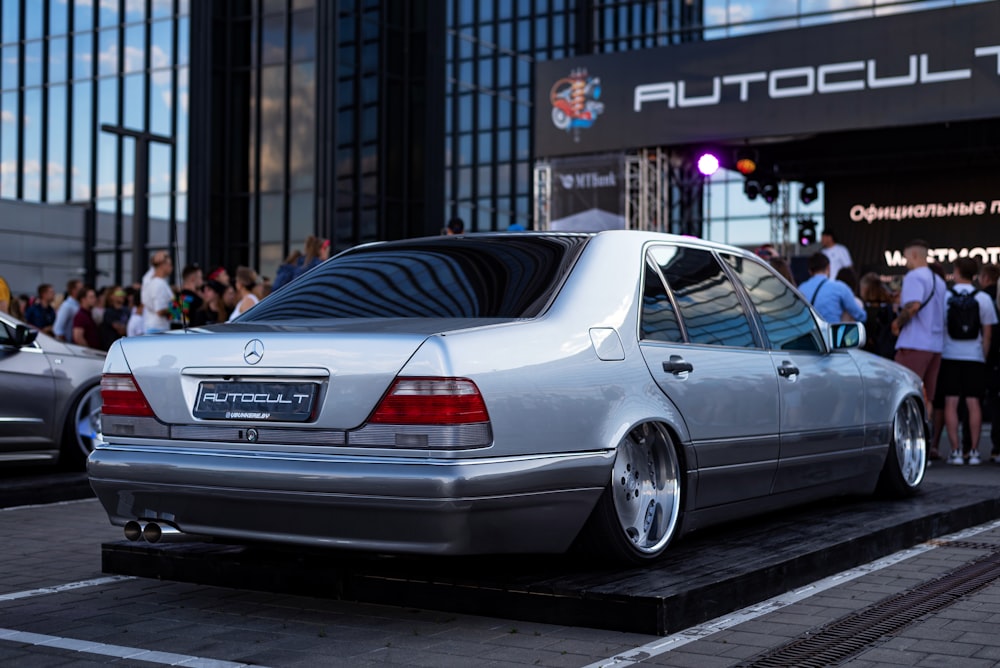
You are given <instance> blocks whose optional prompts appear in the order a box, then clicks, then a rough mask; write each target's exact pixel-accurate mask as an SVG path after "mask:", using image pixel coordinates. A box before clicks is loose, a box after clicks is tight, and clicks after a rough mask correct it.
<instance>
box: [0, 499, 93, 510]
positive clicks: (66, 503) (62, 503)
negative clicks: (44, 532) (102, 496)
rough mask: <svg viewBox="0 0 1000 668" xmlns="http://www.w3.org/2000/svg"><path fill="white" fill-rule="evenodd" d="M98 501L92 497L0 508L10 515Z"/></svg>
mask: <svg viewBox="0 0 1000 668" xmlns="http://www.w3.org/2000/svg"><path fill="white" fill-rule="evenodd" d="M96 500H97V499H95V498H93V497H90V498H87V499H71V500H69V501H53V502H52V503H34V504H31V505H26V506H6V507H4V508H0V513H8V512H10V511H12V510H31V509H32V508H50V507H52V506H71V505H73V504H76V503H89V502H91V501H96Z"/></svg>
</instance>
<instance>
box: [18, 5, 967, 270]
mask: <svg viewBox="0 0 1000 668" xmlns="http://www.w3.org/2000/svg"><path fill="white" fill-rule="evenodd" d="M953 4H960V3H959V2H956V1H954V0H949V1H946V2H945V1H941V0H923V1H888V0H886V1H883V0H769V1H767V2H764V1H757V0H750V1H743V2H737V1H736V0H509V1H505V2H493V1H492V0H423V1H416V2H407V1H403V0H211V1H210V0H199V1H198V2H190V0H102V1H101V2H95V0H0V8H2V9H0V38H2V42H0V56H2V64H0V114H2V116H0V120H2V123H0V163H2V170H0V197H2V198H5V199H13V200H22V201H26V202H36V203H53V204H77V205H81V206H84V207H86V208H88V210H89V211H91V212H92V215H91V217H90V223H89V224H88V230H87V239H86V247H87V258H86V263H87V268H88V271H89V272H90V279H91V280H93V281H94V282H98V283H99V284H103V283H111V282H114V283H123V282H130V281H132V280H135V278H136V276H135V272H136V271H137V270H138V268H139V267H142V266H144V264H145V259H146V257H147V256H148V252H149V251H151V250H153V249H157V248H174V249H175V250H176V252H177V255H178V261H177V263H176V264H177V266H178V268H179V267H180V266H182V265H183V264H184V263H187V262H191V261H197V262H199V263H201V264H203V265H205V266H215V265H223V266H226V267H227V268H229V269H230V271H231V270H232V269H233V268H234V267H235V266H236V265H238V264H247V265H250V266H253V267H255V268H257V269H258V271H260V272H261V273H263V274H265V275H272V276H273V274H274V271H275V269H276V267H277V266H278V264H279V263H280V262H281V260H282V258H283V257H284V256H285V255H286V254H287V253H288V252H289V251H291V250H292V249H295V248H300V247H301V246H302V243H303V242H304V240H305V238H306V237H307V236H308V235H310V234H315V235H319V236H323V237H325V238H329V239H331V240H332V243H333V245H334V248H335V249H342V248H347V247H350V246H353V245H356V244H358V243H363V242H367V241H375V240H379V239H393V238H403V237H412V236H420V235H426V234H437V233H438V232H439V231H440V230H441V228H442V226H443V225H444V223H445V221H446V220H448V219H449V218H451V217H453V216H458V217H461V218H462V219H463V220H464V221H465V223H466V229H467V230H470V231H489V230H505V229H507V227H508V226H509V225H510V224H512V223H514V222H519V223H521V224H522V225H524V226H525V227H527V228H529V229H530V228H532V227H534V224H533V221H532V212H533V206H532V186H533V175H532V170H533V166H534V161H535V158H536V156H535V155H534V152H533V146H532V104H533V100H532V84H533V81H532V76H533V65H534V63H536V62H538V61H542V60H550V59H559V58H564V57H570V56H576V55H582V54H589V53H611V52H618V51H628V50H635V49H645V48H653V47H661V46H667V45H672V44H680V43H684V42H690V41H703V40H713V39H725V38H729V37H735V36H739V35H744V34H748V33H751V32H766V31H772V30H780V29H789V28H796V27H801V26H808V25H814V24H816V23H823V22H831V21H841V20H858V19H864V18H870V17H876V16H880V15H883V14H887V13H892V12H901V11H915V10H922V9H930V8H937V7H941V6H949V5H953ZM137 161H138V164H137ZM143 164H145V165H146V167H145V169H143ZM137 167H138V171H139V172H141V173H137ZM143 191H145V193H146V196H145V197H141V195H142V192H143ZM820 192H821V193H822V187H821V188H820ZM137 195H139V196H140V197H138V198H137ZM797 195H798V193H797V191H796V190H794V189H793V191H792V192H791V193H790V197H789V199H790V202H791V206H792V215H793V216H800V215H802V216H806V215H808V216H809V217H812V218H814V219H817V220H819V221H820V222H822V221H821V216H822V210H823V200H822V197H820V198H819V199H817V200H816V201H815V202H813V203H811V204H809V205H805V204H802V203H801V201H800V200H799V198H798V196H797ZM702 198H703V199H702V201H701V202H700V203H699V204H698V205H697V206H698V207H699V212H702V211H704V214H703V215H702V218H701V222H702V234H703V236H706V237H709V238H712V239H715V240H719V241H727V242H730V243H736V244H745V245H748V244H752V243H761V242H764V241H768V240H769V237H770V233H771V230H770V228H769V220H770V217H771V211H770V208H769V206H768V205H767V204H765V203H764V202H762V201H761V200H759V199H758V200H757V201H749V200H748V199H747V198H746V197H745V195H744V194H743V191H742V181H741V179H740V178H739V175H737V174H732V173H720V174H717V175H716V176H714V177H713V178H712V180H711V181H710V182H709V183H708V187H707V189H706V192H705V193H703V195H702ZM137 201H139V202H140V203H141V204H140V206H139V207H138V209H137V206H136V202H137ZM144 219H146V220H148V224H144V223H143V220H144ZM140 228H141V229H140ZM136 253H138V254H139V255H141V256H142V257H138V258H136V257H135V255H136Z"/></svg>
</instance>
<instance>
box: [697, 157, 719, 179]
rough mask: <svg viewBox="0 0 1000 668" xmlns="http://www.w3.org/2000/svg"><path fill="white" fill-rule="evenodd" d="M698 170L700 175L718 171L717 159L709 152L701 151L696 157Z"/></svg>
mask: <svg viewBox="0 0 1000 668" xmlns="http://www.w3.org/2000/svg"><path fill="white" fill-rule="evenodd" d="M698 171H699V172H701V174H702V176H711V175H712V174H715V173H716V172H717V171H719V159H718V158H716V157H715V156H714V155H712V154H711V153H702V154H701V157H699V158H698Z"/></svg>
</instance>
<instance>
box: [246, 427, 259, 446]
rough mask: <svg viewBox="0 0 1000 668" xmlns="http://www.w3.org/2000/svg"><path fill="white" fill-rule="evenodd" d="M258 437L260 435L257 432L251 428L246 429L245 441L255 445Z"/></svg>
mask: <svg viewBox="0 0 1000 668" xmlns="http://www.w3.org/2000/svg"><path fill="white" fill-rule="evenodd" d="M258 436H260V434H258V433H257V430H256V429H254V428H253V427H250V428H249V429H247V440H248V441H250V442H251V443H256V442H257V437H258Z"/></svg>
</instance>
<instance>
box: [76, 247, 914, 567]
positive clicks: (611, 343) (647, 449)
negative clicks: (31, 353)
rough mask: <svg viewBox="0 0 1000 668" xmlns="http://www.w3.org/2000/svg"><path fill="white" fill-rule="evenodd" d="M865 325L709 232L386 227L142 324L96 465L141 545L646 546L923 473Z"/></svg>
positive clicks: (117, 373)
mask: <svg viewBox="0 0 1000 668" xmlns="http://www.w3.org/2000/svg"><path fill="white" fill-rule="evenodd" d="M251 342H256V343H255V344H254V346H255V348H254V350H255V353H256V354H257V357H255V358H254V359H253V360H250V359H247V358H246V356H245V350H246V349H247V347H248V346H249V345H250V343H251ZM863 343H864V329H863V326H861V325H857V324H854V323H842V324H834V325H830V324H827V323H825V322H823V321H821V320H819V319H818V318H817V317H816V315H815V313H814V312H813V311H812V309H811V308H810V306H809V304H808V303H807V302H806V301H805V300H803V298H802V297H801V295H800V294H799V293H798V291H797V290H796V289H795V288H794V287H792V286H791V285H790V284H788V283H787V282H785V280H784V279H782V278H781V277H780V276H778V275H777V274H776V273H775V272H774V271H773V270H771V268H770V267H769V266H768V265H766V264H764V263H763V262H761V261H760V260H759V259H758V258H756V257H755V256H754V255H752V254H750V253H747V252H744V251H742V250H739V249H736V248H732V247H728V246H723V245H719V244H713V243H708V242H702V241H698V240H695V239H688V238H681V237H675V236H670V235H664V234H657V233H645V232H635V231H609V232H600V233H596V234H555V233H528V234H518V235H509V234H481V235H466V236H458V237H435V238H427V239H416V240H407V241H398V242H385V243H377V244H369V245H365V246H360V247H357V248H355V249H352V250H350V251H347V252H345V253H342V254H340V255H338V256H337V257H335V258H332V259H330V260H329V261H327V262H325V263H323V264H322V265H320V266H319V267H317V268H315V269H313V270H312V271H310V272H309V273H307V274H305V275H303V276H302V277H300V278H299V279H297V280H296V281H294V282H293V283H291V284H289V285H288V286H286V287H284V288H282V289H281V290H279V291H276V292H275V293H274V294H272V295H271V296H270V297H268V298H267V299H265V300H263V301H262V302H261V303H260V304H258V305H257V306H256V307H254V309H252V310H251V311H249V312H248V313H247V314H245V315H243V316H241V317H240V318H239V319H238V320H236V321H235V322H234V323H232V324H229V325H225V326H217V327H211V328H208V329H203V330H191V331H188V332H172V333H169V334H165V335H160V336H156V337H142V338H139V339H125V340H122V341H120V342H118V343H116V344H115V346H114V347H113V348H112V349H111V351H110V352H109V354H108V358H107V362H106V365H105V375H104V412H105V415H104V430H105V438H106V441H107V442H106V443H105V444H102V445H99V446H98V447H97V449H96V450H95V451H94V453H93V454H92V455H91V457H90V465H89V470H90V476H91V484H92V486H93V488H94V490H95V491H96V492H97V495H98V497H99V498H100V500H101V502H102V503H103V505H104V507H105V509H106V510H107V512H108V515H109V517H110V519H111V521H112V522H113V523H114V524H116V525H123V526H126V527H127V535H128V536H130V537H132V538H138V537H139V536H141V535H142V528H143V526H147V527H152V529H153V535H154V537H155V536H156V535H158V533H157V532H159V531H162V530H163V529H169V530H174V531H181V532H187V533H190V534H195V535H199V536H208V537H215V538H221V539H227V540H236V541H274V542H281V543H289V544H300V545H310V546H331V547H340V548H349V549H359V550H368V551H388V552H406V553H424V554H480V553H503V552H508V553H509V552H562V551H565V550H567V549H569V548H570V547H572V546H574V545H576V546H579V547H581V548H582V549H586V550H588V551H589V552H591V553H598V554H602V555H605V556H608V557H610V558H613V559H616V560H619V561H624V562H631V563H642V562H645V561H648V560H651V559H655V558H656V557H658V556H659V555H660V554H662V553H663V551H664V550H665V549H666V548H667V546H668V544H669V543H670V542H671V540H673V539H674V538H675V537H676V536H679V535H681V534H683V533H684V532H687V531H691V530H694V529H697V528H699V527H703V526H706V525H708V524H711V523H716V522H720V521H725V520H730V519H733V518H736V517H740V516H745V515H749V514H751V513H759V512H763V511H766V510H771V509H775V508H779V507H782V506H787V505H790V504H794V503H801V502H803V501H807V500H811V499H816V498H821V497H825V496H831V495H839V494H855V493H871V492H873V491H875V490H876V489H877V488H880V489H882V490H884V491H887V492H891V493H893V494H896V495H907V494H911V493H913V492H914V490H916V489H917V487H918V486H919V485H920V483H921V481H922V479H923V471H924V464H925V435H924V415H923V411H924V404H923V401H922V388H921V386H920V382H919V380H918V379H917V377H916V376H915V375H913V374H912V373H910V372H909V371H908V370H906V369H904V368H903V367H901V366H898V365H896V364H895V363H893V362H891V361H888V360H884V359H881V358H878V357H875V356H873V355H870V354H868V353H865V352H863V351H860V350H858V349H857V346H859V345H862V344H863ZM206 392H211V393H214V394H212V397H213V399H212V402H213V403H212V404H211V407H210V410H209V408H206V404H205V396H206ZM295 393H301V394H303V395H304V396H308V397H310V399H309V404H308V406H309V408H308V413H307V414H306V413H299V414H298V415H297V416H296V417H292V415H293V412H292V410H291V409H290V408H288V406H287V405H285V404H282V403H281V402H286V401H289V400H290V399H289V397H290V396H291V395H292V394H295ZM220 397H224V399H222V400H219V398H220Z"/></svg>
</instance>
